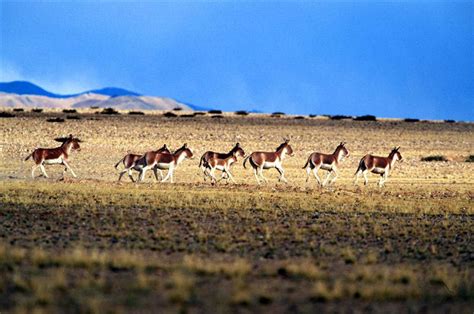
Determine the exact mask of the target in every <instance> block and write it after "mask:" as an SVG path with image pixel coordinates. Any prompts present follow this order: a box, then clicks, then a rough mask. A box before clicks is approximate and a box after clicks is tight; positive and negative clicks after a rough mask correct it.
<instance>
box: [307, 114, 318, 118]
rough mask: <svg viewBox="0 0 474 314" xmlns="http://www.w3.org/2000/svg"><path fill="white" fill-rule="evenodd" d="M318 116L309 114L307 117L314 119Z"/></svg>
mask: <svg viewBox="0 0 474 314" xmlns="http://www.w3.org/2000/svg"><path fill="white" fill-rule="evenodd" d="M317 116H318V115H317V114H310V115H309V117H310V118H316V117H317Z"/></svg>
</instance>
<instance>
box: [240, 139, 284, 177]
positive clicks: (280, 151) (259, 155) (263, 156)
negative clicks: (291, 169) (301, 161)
mask: <svg viewBox="0 0 474 314" xmlns="http://www.w3.org/2000/svg"><path fill="white" fill-rule="evenodd" d="M289 142H290V140H288V139H287V140H285V142H283V143H282V144H281V145H280V146H278V147H277V149H276V151H275V152H253V153H252V154H250V155H249V156H248V157H247V158H245V160H244V168H247V167H246V166H245V164H246V163H247V160H249V162H250V165H251V166H252V168H253V172H254V175H255V179H256V180H257V183H258V184H260V180H259V176H260V177H261V178H262V179H263V181H264V182H268V180H267V179H266V178H265V177H264V176H263V169H270V168H276V169H277V170H278V172H279V173H280V177H279V178H278V181H284V182H288V181H287V180H286V178H285V170H284V169H283V167H282V162H283V159H285V157H286V155H289V156H293V149H292V148H291V146H290V144H289Z"/></svg>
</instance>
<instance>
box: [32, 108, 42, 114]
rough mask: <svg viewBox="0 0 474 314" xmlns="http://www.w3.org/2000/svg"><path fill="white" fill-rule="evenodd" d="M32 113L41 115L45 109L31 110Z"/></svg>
mask: <svg viewBox="0 0 474 314" xmlns="http://www.w3.org/2000/svg"><path fill="white" fill-rule="evenodd" d="M31 112H36V113H41V112H43V109H41V108H35V109H31Z"/></svg>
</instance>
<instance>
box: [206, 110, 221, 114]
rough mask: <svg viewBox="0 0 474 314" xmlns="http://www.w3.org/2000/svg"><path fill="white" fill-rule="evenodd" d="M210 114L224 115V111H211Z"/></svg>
mask: <svg viewBox="0 0 474 314" xmlns="http://www.w3.org/2000/svg"><path fill="white" fill-rule="evenodd" d="M208 112H209V113H210V114H222V110H215V109H213V110H209V111H208Z"/></svg>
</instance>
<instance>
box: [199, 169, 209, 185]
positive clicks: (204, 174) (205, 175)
mask: <svg viewBox="0 0 474 314" xmlns="http://www.w3.org/2000/svg"><path fill="white" fill-rule="evenodd" d="M200 168H201V171H202V174H203V176H204V182H205V181H207V176H208V173H207V167H206V166H204V165H202V166H201V167H200Z"/></svg>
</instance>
